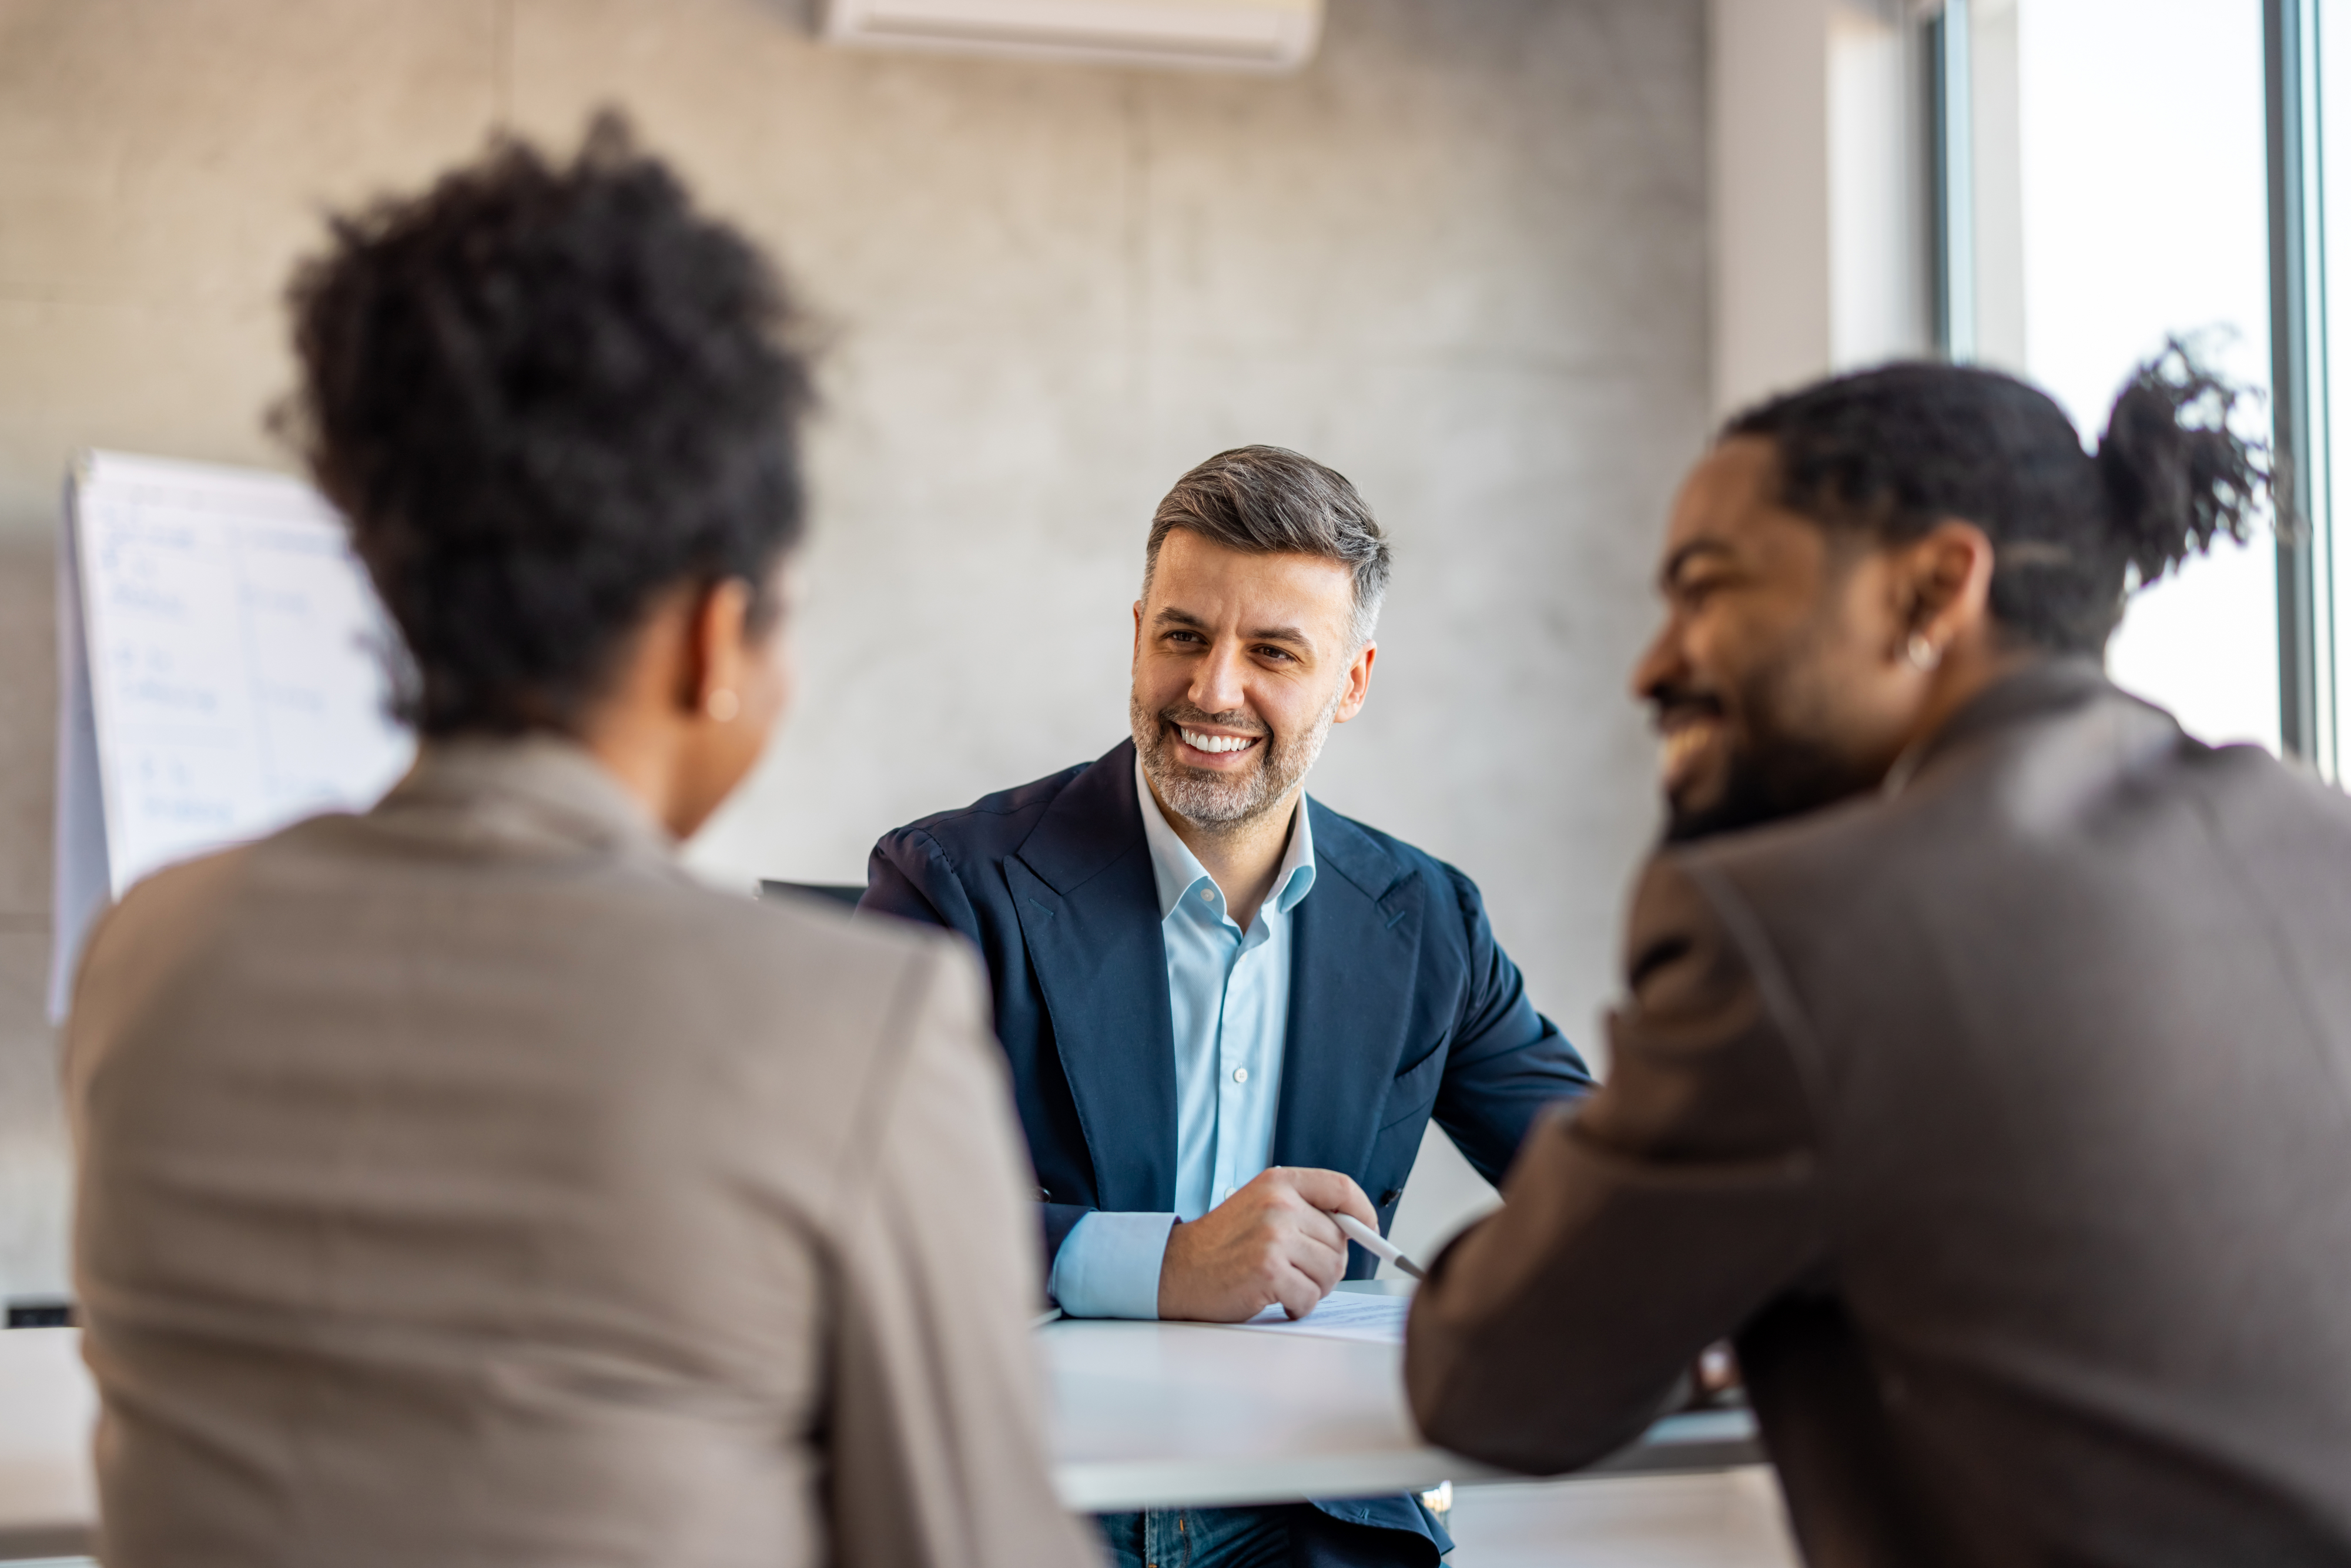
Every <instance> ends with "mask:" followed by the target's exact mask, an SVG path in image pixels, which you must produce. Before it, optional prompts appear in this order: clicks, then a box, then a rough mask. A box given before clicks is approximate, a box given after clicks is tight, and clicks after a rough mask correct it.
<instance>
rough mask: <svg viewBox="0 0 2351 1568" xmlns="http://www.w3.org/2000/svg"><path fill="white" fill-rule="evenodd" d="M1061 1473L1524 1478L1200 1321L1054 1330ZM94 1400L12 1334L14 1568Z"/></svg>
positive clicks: (46, 1530)
mask: <svg viewBox="0 0 2351 1568" xmlns="http://www.w3.org/2000/svg"><path fill="white" fill-rule="evenodd" d="M1038 1337H1039V1340H1040V1345H1041V1348H1042V1350H1043V1354H1044V1361H1045V1365H1046V1368H1047V1372H1048V1375H1049V1377H1050V1383H1051V1388H1052V1399H1053V1416H1054V1453H1053V1458H1054V1477H1055V1479H1056V1481H1057V1482H1058V1483H1059V1485H1060V1488H1061V1498H1062V1500H1064V1501H1065V1502H1067V1503H1068V1504H1069V1505H1070V1507H1071V1508H1072V1509H1076V1510H1079V1511H1087V1512H1096V1511H1113V1510H1122V1509H1137V1508H1165V1507H1173V1506H1176V1505H1182V1504H1196V1505H1216V1504H1231V1503H1252V1502H1281V1501H1293V1500H1300V1499H1303V1498H1310V1497H1326V1498H1327V1497H1370V1496H1380V1495H1386V1494H1393V1493H1395V1492H1402V1491H1420V1490H1426V1489H1427V1488H1430V1487H1433V1486H1435V1485H1437V1483H1438V1482H1440V1481H1447V1480H1449V1481H1452V1482H1453V1483H1454V1484H1456V1485H1457V1486H1458V1485H1465V1484H1469V1483H1474V1482H1478V1481H1488V1480H1511V1479H1520V1478H1518V1477H1515V1476H1510V1475H1509V1474H1507V1473H1505V1472H1503V1471H1499V1470H1496V1469H1491V1468H1489V1467H1488V1466H1484V1465H1479V1464H1477V1463H1475V1462H1473V1461H1471V1460H1468V1459H1464V1458H1459V1457H1458V1456H1457V1455H1452V1454H1448V1453H1447V1452H1446V1451H1445V1450H1443V1449H1441V1448H1433V1447H1431V1446H1430V1445H1428V1444H1427V1443H1426V1442H1424V1441H1422V1439H1421V1437H1420V1435H1419V1434H1418V1433H1417V1432H1416V1431H1415V1430H1414V1429H1413V1426H1412V1421H1411V1417H1410V1416H1409V1415H1408V1414H1407V1413H1406V1410H1405V1400H1404V1388H1403V1385H1402V1380H1401V1378H1400V1376H1399V1368H1398V1362H1399V1359H1400V1355H1401V1353H1400V1352H1399V1351H1398V1350H1397V1349H1396V1348H1395V1346H1393V1345H1382V1344H1368V1343H1361V1342H1356V1341H1348V1340H1337V1339H1322V1338H1316V1337H1311V1336H1307V1335H1302V1334H1301V1335H1289V1334H1267V1333H1249V1332H1247V1331H1244V1330H1239V1329H1223V1328H1210V1327H1207V1326H1205V1325H1203V1324H1198V1323H1122V1322H1056V1323H1050V1324H1048V1325H1046V1326H1045V1327H1044V1328H1042V1329H1040V1330H1039V1331H1038ZM97 1406H98V1402H97V1397H96V1396H95V1394H94V1393H93V1391H92V1390H91V1387H90V1384H89V1375H88V1374H87V1373H86V1372H84V1370H83V1368H82V1364H81V1354H80V1336H79V1335H78V1333H75V1332H74V1331H73V1330H71V1329H13V1330H7V1331H0V1560H17V1559H25V1558H46V1557H63V1556H67V1555H69V1554H74V1553H78V1552H86V1551H88V1549H89V1546H88V1543H89V1539H90V1534H91V1525H92V1521H94V1520H95V1519H96V1517H97V1500H96V1495H95V1488H94V1486H93V1484H92V1481H91V1478H90V1472H89V1427H90V1422H91V1420H92V1419H93V1418H94V1417H95V1416H96V1414H97ZM1760 1457H1761V1456H1760V1454H1759V1453H1758V1451H1757V1449H1756V1446H1755V1442H1754V1427H1753V1425H1752V1424H1751V1422H1750V1420H1749V1419H1748V1416H1747V1415H1746V1413H1745V1412H1744V1411H1724V1412H1708V1413H1704V1414H1700V1415H1695V1416H1672V1417H1668V1418H1667V1420H1664V1421H1661V1422H1659V1423H1658V1424H1657V1425H1656V1427H1653V1428H1651V1430H1650V1432H1649V1435H1648V1437H1646V1438H1645V1439H1644V1440H1643V1441H1642V1442H1640V1443H1637V1444H1635V1445H1634V1446H1633V1447H1632V1448H1627V1449H1625V1451H1624V1452H1623V1453H1621V1454H1618V1455H1616V1456H1614V1458H1610V1459H1608V1460H1606V1461H1604V1463H1602V1464H1601V1465H1598V1466H1595V1467H1594V1468H1593V1469H1590V1470H1587V1471H1584V1472H1582V1473H1583V1474H1586V1475H1602V1474H1607V1475H1624V1474H1627V1473H1640V1472H1665V1471H1675V1470H1700V1469H1724V1468H1727V1467H1729V1466H1731V1465H1739V1464H1752V1463H1755V1462H1756V1461H1757V1460H1758V1458H1760Z"/></svg>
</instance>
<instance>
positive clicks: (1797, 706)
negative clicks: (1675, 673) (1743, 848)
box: [1650, 641, 1880, 844]
mask: <svg viewBox="0 0 2351 1568" xmlns="http://www.w3.org/2000/svg"><path fill="white" fill-rule="evenodd" d="M1815 653H1816V648H1815V646H1814V645H1813V643H1811V642H1809V641H1807V642H1804V643H1799V644H1798V645H1797V646H1795V647H1793V648H1792V649H1790V650H1788V651H1786V652H1785V653H1782V655H1781V656H1780V657H1779V658H1776V659H1773V660H1771V662H1769V663H1767V664H1763V665H1761V667H1759V668H1757V669H1755V670H1753V671H1752V672H1751V673H1750V674H1748V676H1747V678H1746V679H1745V680H1743V681H1741V682H1740V683H1739V702H1738V706H1737V707H1736V708H1735V710H1732V714H1731V715H1729V716H1734V717H1735V719H1736V722H1737V729H1736V731H1735V732H1734V733H1733V734H1732V735H1731V737H1730V747H1729V755H1728V756H1727V757H1726V758H1724V763H1723V774H1722V790H1721V793H1720V794H1719V796H1717V797H1716V799H1715V800H1713V801H1712V802H1711V803H1709V804H1708V805H1705V806H1700V807H1697V808H1695V809H1692V810H1684V809H1683V808H1682V807H1681V806H1680V805H1678V804H1677V803H1676V802H1675V801H1674V800H1672V799H1671V797H1668V798H1667V801H1666V809H1667V820H1666V841H1667V843H1669V844H1686V843H1689V842H1692V841H1696V840H1698V839H1707V838H1712V837H1713V836H1715V835H1716V834H1718V833H1735V832H1739V831H1743V830H1745V829H1748V828H1760V827H1762V826H1764V825H1766V824H1767V823H1771V822H1778V821H1785V820H1787V819H1788V818H1790V817H1801V816H1802V815H1804V814H1805V813H1807V812H1810V811H1817V810H1820V809H1821V808H1823V806H1833V805H1834V804H1836V803H1837V802H1838V801H1840V800H1848V799H1850V798H1852V797H1853V796H1855V795H1859V794H1863V793H1865V792H1866V791H1867V790H1869V789H1872V788H1874V787H1875V786H1876V784H1877V782H1878V779H1879V778H1880V775H1879V774H1877V773H1875V772H1872V771H1871V770H1870V769H1869V768H1868V767H1867V766H1866V765H1865V764H1864V763H1862V762H1859V761H1857V760H1855V758H1851V757H1848V756H1846V755H1844V753H1843V752H1841V751H1839V750H1838V749H1837V748H1836V747H1834V746H1832V745H1830V744H1828V743H1827V742H1826V741H1824V740H1822V739H1821V738H1819V734H1820V732H1821V730H1822V728H1823V726H1822V725H1821V724H1820V723H1818V722H1814V723H1810V724H1808V723H1806V722H1805V720H1804V717H1803V715H1802V709H1803V708H1804V706H1805V705H1804V704H1803V703H1802V702H1801V701H1799V700H1793V698H1794V695H1795V692H1796V689H1797V687H1798V680H1797V674H1798V672H1799V671H1801V670H1802V669H1803V668H1804V667H1805V664H1806V661H1807V660H1808V659H1810V658H1812V657H1813V656H1814V655H1815ZM1650 698H1651V700H1652V701H1653V702H1656V704H1657V706H1659V707H1660V708H1661V709H1662V708H1669V707H1672V706H1675V705H1676V704H1677V702H1680V701H1687V700H1690V697H1689V695H1687V694H1684V693H1680V692H1676V691H1671V690H1664V691H1656V692H1652V693H1651V694H1650ZM1700 700H1703V699H1700ZM1714 706H1716V708H1717V710H1718V711H1720V709H1721V705H1720V704H1719V702H1717V703H1716V704H1715V705H1714Z"/></svg>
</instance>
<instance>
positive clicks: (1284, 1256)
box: [1159, 1166, 1380, 1323]
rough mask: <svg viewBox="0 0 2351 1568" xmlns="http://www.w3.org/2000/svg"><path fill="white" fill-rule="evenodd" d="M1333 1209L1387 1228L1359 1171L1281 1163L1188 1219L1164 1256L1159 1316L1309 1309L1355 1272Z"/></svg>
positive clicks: (1240, 1316) (1171, 1236)
mask: <svg viewBox="0 0 2351 1568" xmlns="http://www.w3.org/2000/svg"><path fill="white" fill-rule="evenodd" d="M1333 1210H1335V1211H1337V1212H1340V1213H1344V1214H1352V1215H1353V1216H1354V1217H1355V1218H1357V1219H1360V1220H1362V1221H1363V1222H1364V1224H1366V1225H1368V1226H1370V1227H1371V1228H1373V1229H1374V1230H1376V1229H1378V1228H1379V1226H1380V1217H1379V1216H1378V1215H1377V1214H1374V1212H1373V1211H1372V1206H1371V1202H1370V1200H1369V1199H1367V1198H1365V1197H1364V1189H1363V1188H1361V1187H1359V1186H1356V1185H1355V1183H1354V1180H1353V1177H1351V1176H1342V1175H1341V1174H1340V1173H1338V1172H1337V1171H1319V1170H1311V1169H1304V1168H1301V1167H1299V1166H1274V1167H1273V1168H1272V1169H1270V1170H1269V1171H1267V1172H1266V1173H1265V1174H1264V1175H1262V1176H1259V1177H1258V1178H1257V1179H1256V1180H1255V1181H1253V1182H1251V1183H1249V1186H1245V1187H1243V1188H1241V1189H1240V1191H1238V1192H1237V1193H1235V1194H1233V1196H1232V1197H1228V1198H1227V1199H1225V1201H1224V1202H1222V1203H1220V1204H1218V1205H1217V1207H1214V1208H1212V1209H1210V1210H1209V1211H1208V1212H1207V1213H1206V1214H1204V1215H1202V1216H1201V1217H1200V1218H1197V1219H1195V1220H1192V1221H1191V1222H1189V1223H1188V1224H1185V1223H1179V1224H1178V1225H1177V1226H1176V1227H1175V1229H1173V1230H1171V1231H1169V1232H1168V1233H1167V1251H1166V1253H1165V1256H1164V1257H1162V1259H1161V1260H1160V1264H1159V1315H1160V1316H1161V1317H1163V1318H1190V1319H1193V1320H1195V1321H1196V1322H1211V1323H1237V1322H1244V1321H1246V1320H1247V1319H1249V1318H1253V1317H1255V1316H1257V1314H1258V1313H1259V1312H1262V1311H1264V1310H1265V1309H1266V1308H1267V1307H1269V1306H1270V1305H1272V1304H1273V1303H1274V1302H1276V1301H1279V1302H1280V1303H1281V1308H1282V1310H1283V1311H1284V1312H1288V1313H1289V1314H1290V1316H1291V1317H1293V1318H1302V1317H1304V1316H1305V1315H1306V1314H1307V1313H1309V1312H1312V1311H1313V1310H1314V1308H1315V1307H1316V1305H1317V1304H1318V1303H1320V1302H1321V1301H1322V1298H1323V1297H1324V1296H1325V1295H1327V1294H1329V1293H1330V1290H1331V1287H1332V1286H1333V1285H1335V1284H1337V1283H1338V1282H1339V1279H1340V1276H1342V1275H1343V1274H1344V1273H1346V1271H1347V1238H1346V1234H1345V1233H1344V1232H1343V1231H1342V1230H1341V1229H1340V1228H1339V1227H1338V1226H1337V1225H1335V1224H1334V1223H1332V1219H1331V1213H1330V1212H1329V1211H1333Z"/></svg>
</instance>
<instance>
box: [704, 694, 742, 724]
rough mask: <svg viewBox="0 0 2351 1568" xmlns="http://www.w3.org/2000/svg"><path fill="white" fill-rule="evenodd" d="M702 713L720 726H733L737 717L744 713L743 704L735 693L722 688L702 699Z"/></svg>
mask: <svg viewBox="0 0 2351 1568" xmlns="http://www.w3.org/2000/svg"><path fill="white" fill-rule="evenodd" d="M702 711H703V712H705V713H706V714H708V715H709V716H711V717H712V718H714V719H716V720H717V721H718V722H719V723H720V724H732V723H734V722H735V716H736V715H737V714H738V713H741V712H742V711H743V702H742V699H741V698H739V697H737V695H735V694H734V693H733V692H730V691H728V690H727V689H726V687H725V686H720V687H719V688H718V689H717V690H716V691H715V692H712V693H711V694H710V695H708V696H706V697H705V698H703V699H702Z"/></svg>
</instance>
